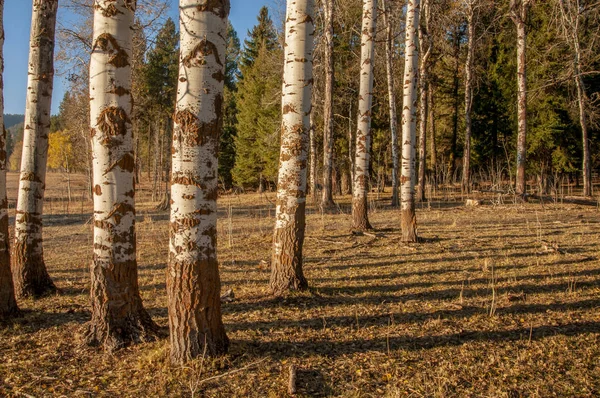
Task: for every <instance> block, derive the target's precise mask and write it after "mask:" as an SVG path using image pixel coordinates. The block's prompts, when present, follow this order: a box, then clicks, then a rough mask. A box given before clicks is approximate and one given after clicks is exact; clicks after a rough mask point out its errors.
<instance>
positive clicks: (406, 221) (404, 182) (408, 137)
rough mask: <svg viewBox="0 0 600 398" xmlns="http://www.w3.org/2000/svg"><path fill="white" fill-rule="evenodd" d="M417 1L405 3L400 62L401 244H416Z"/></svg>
mask: <svg viewBox="0 0 600 398" xmlns="http://www.w3.org/2000/svg"><path fill="white" fill-rule="evenodd" d="M419 11H420V1H419V0H408V4H407V7H406V40H405V49H406V50H405V58H404V79H403V82H404V90H403V93H404V94H403V95H404V105H403V106H402V168H401V170H402V174H401V177H400V182H401V195H400V200H401V205H400V212H401V226H402V241H404V242H416V241H417V218H416V214H415V184H416V173H415V171H416V170H415V157H416V154H415V141H416V135H417V81H418V75H417V72H418V67H419V50H418V48H417V44H418V28H419V16H420V15H419V14H420V12H419Z"/></svg>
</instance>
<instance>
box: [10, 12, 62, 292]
mask: <svg viewBox="0 0 600 398" xmlns="http://www.w3.org/2000/svg"><path fill="white" fill-rule="evenodd" d="M57 9H58V0H47V1H39V0H34V1H33V13H32V16H31V37H30V43H29V69H28V79H27V106H26V109H25V132H24V136H23V155H22V158H21V176H20V182H19V195H18V200H17V212H16V219H15V247H14V251H13V255H14V256H13V257H14V258H13V260H14V263H13V270H12V272H13V278H14V283H15V292H16V294H17V296H20V297H23V296H33V297H38V296H41V295H43V294H47V293H51V292H54V291H56V287H55V286H54V283H53V282H52V280H51V279H50V276H49V275H48V271H47V270H46V265H45V263H44V250H43V237H42V213H43V200H44V189H45V182H46V163H47V160H48V133H49V130H50V110H51V101H52V84H53V79H54V31H55V26H56V12H57Z"/></svg>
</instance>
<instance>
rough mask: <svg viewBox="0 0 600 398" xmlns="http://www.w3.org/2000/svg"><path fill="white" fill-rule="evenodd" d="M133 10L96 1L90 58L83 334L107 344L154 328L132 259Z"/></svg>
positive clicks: (126, 2) (136, 338) (126, 4)
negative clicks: (90, 192) (88, 249)
mask: <svg viewBox="0 0 600 398" xmlns="http://www.w3.org/2000/svg"><path fill="white" fill-rule="evenodd" d="M134 11H135V2H134V1H131V0H95V2H94V35H93V37H94V40H93V43H94V44H93V48H92V56H91V62H90V127H91V131H92V132H93V133H92V153H93V159H92V167H93V180H94V181H93V184H94V258H93V261H92V265H91V293H90V301H91V307H92V308H91V312H92V319H91V321H90V322H89V323H88V325H87V332H86V335H85V338H86V341H87V343H88V344H90V345H100V346H103V347H104V348H105V349H107V350H108V351H114V350H117V349H119V348H122V347H124V346H126V345H129V344H132V343H140V342H143V341H149V340H153V339H154V338H155V336H156V333H157V331H158V327H157V326H156V325H155V324H154V322H153V321H152V320H151V319H150V316H149V315H148V313H147V312H146V310H145V309H144V307H143V305H142V299H141V297H140V293H139V287H138V274H137V261H136V240H135V202H134V196H135V195H134V193H135V191H134V178H135V177H134V169H135V161H134V156H133V137H132V125H131V120H130V115H131V111H132V99H131V93H130V88H131V66H130V62H129V59H130V57H131V45H132V29H131V27H132V25H133V21H134ZM116 58H118V61H117V60H116Z"/></svg>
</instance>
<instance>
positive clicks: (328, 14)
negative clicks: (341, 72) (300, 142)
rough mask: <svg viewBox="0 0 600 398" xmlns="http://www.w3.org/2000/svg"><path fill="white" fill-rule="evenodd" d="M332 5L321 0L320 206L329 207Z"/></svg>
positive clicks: (331, 181)
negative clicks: (321, 123)
mask: <svg viewBox="0 0 600 398" xmlns="http://www.w3.org/2000/svg"><path fill="white" fill-rule="evenodd" d="M333 7H334V0H323V14H324V15H323V17H324V19H325V32H324V33H325V34H324V38H325V54H324V60H325V65H324V68H325V93H324V96H325V98H324V106H323V126H324V128H323V196H322V198H321V207H322V208H323V209H330V208H333V207H334V206H335V203H334V202H333V87H334V81H335V75H334V60H333Z"/></svg>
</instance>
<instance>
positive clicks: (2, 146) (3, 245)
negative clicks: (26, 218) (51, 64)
mask: <svg viewBox="0 0 600 398" xmlns="http://www.w3.org/2000/svg"><path fill="white" fill-rule="evenodd" d="M3 15H4V0H0V129H2V130H0V320H2V319H8V318H9V317H12V316H15V315H17V314H18V312H19V308H18V307H17V301H16V300H15V289H14V285H13V280H12V274H11V272H10V243H9V239H8V199H7V197H6V169H7V165H8V161H7V160H8V159H7V158H6V130H5V129H4V82H3V80H2V75H3V73H4V53H3V48H4V25H3V23H2V21H3Z"/></svg>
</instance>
